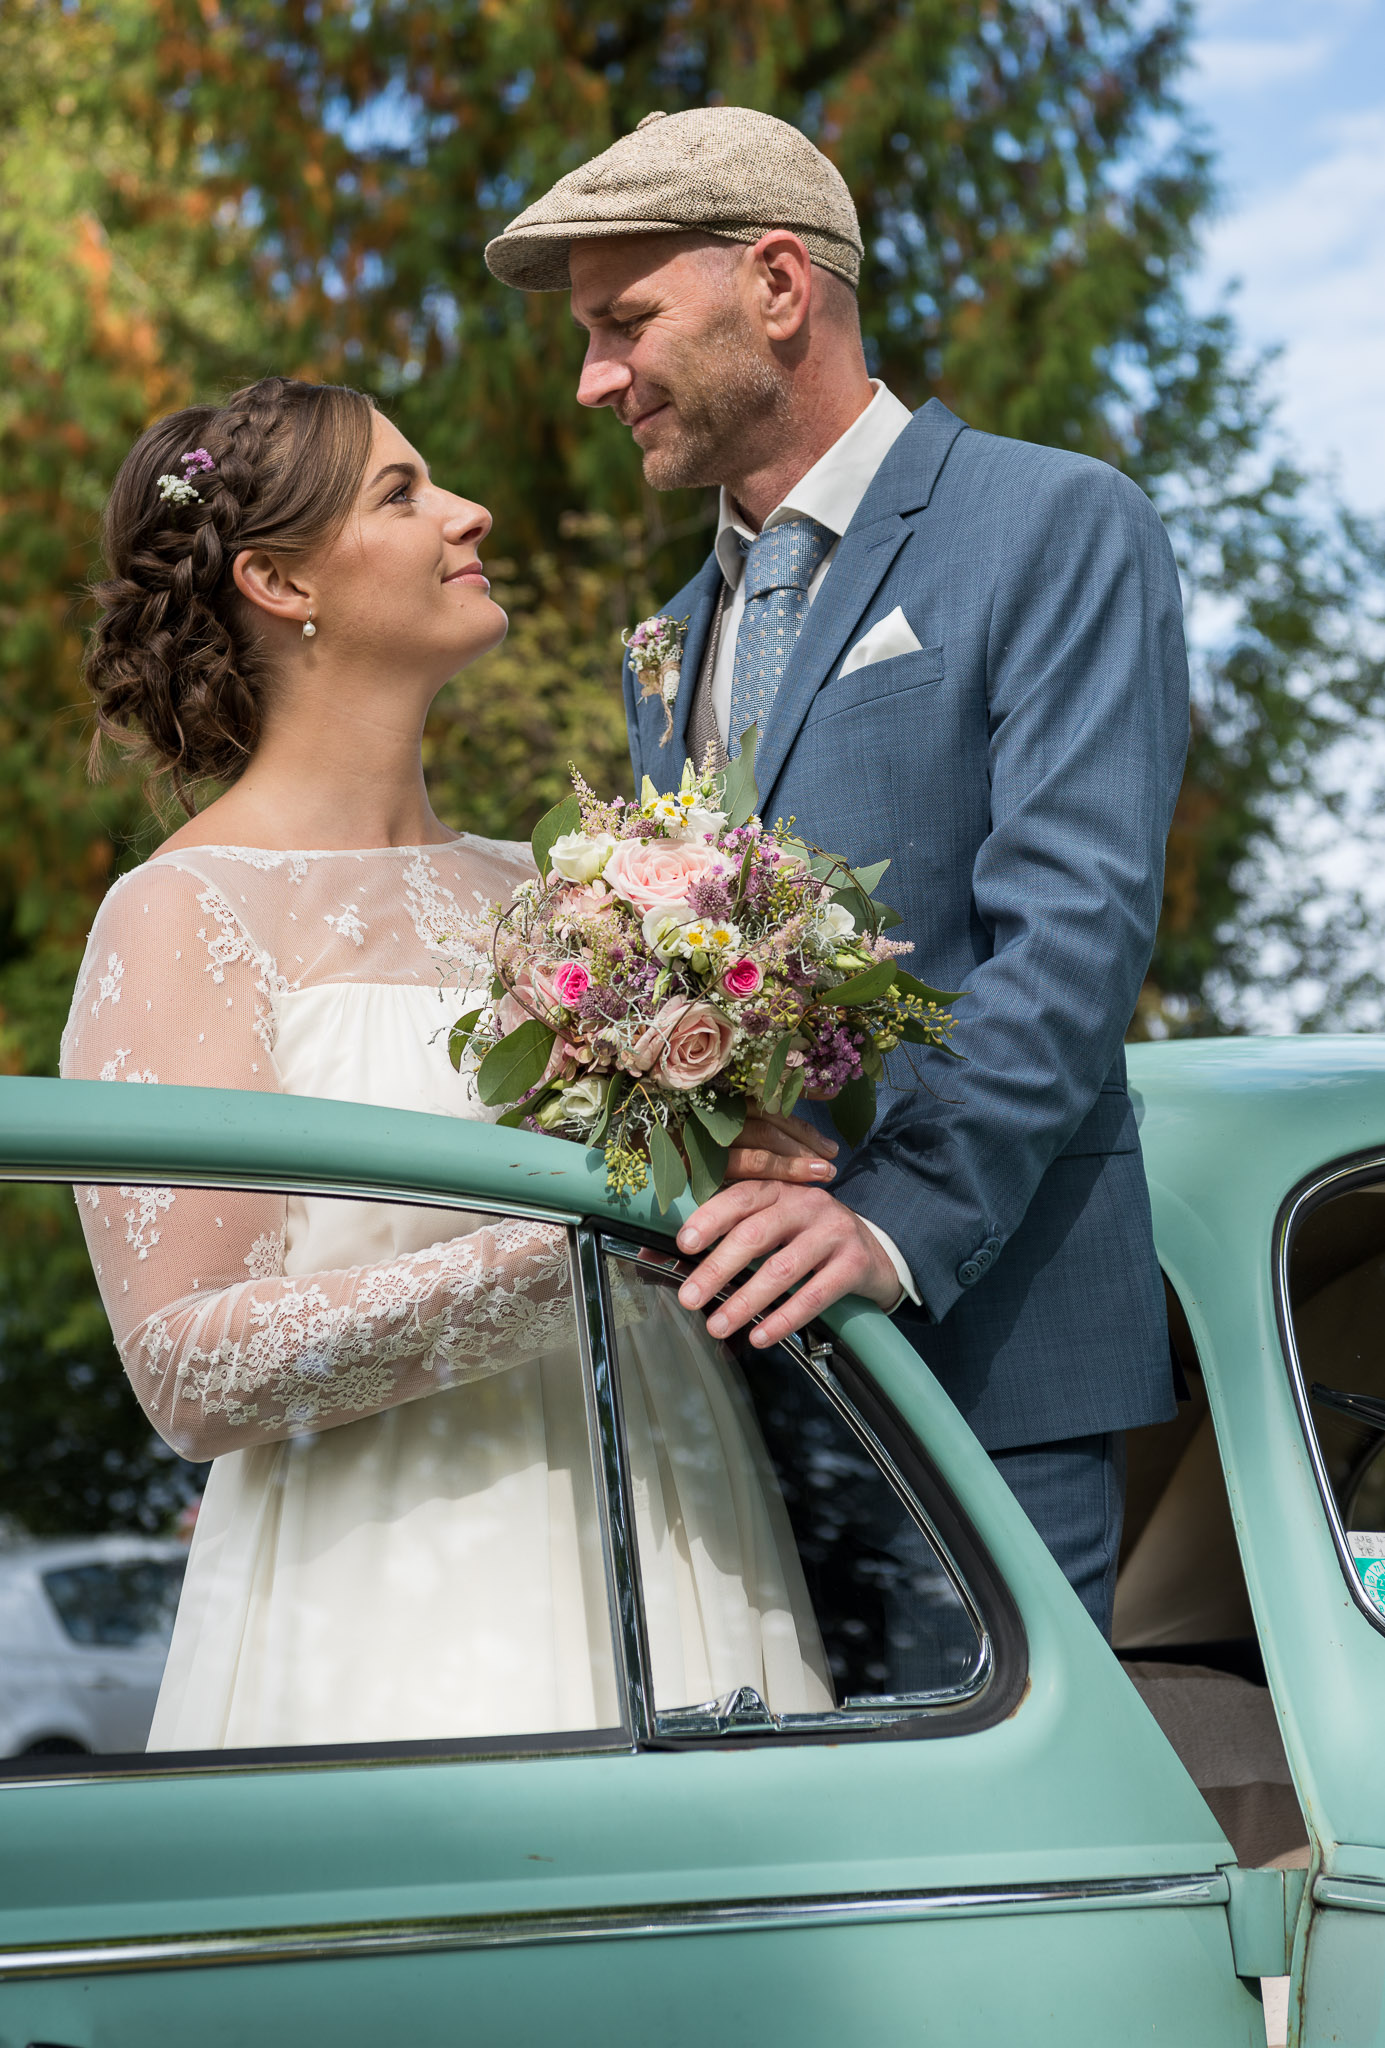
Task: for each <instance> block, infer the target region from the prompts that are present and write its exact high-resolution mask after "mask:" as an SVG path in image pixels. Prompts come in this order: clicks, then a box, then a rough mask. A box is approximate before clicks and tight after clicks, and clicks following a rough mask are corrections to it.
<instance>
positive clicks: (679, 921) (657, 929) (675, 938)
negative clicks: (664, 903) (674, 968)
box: [640, 905, 691, 966]
mask: <svg viewBox="0 0 1385 2048" xmlns="http://www.w3.org/2000/svg"><path fill="white" fill-rule="evenodd" d="M690 922H691V919H690V917H688V916H686V915H685V916H682V917H680V916H679V915H678V913H677V912H676V911H673V910H664V909H662V908H660V907H659V906H657V905H656V906H655V908H654V909H653V910H647V911H646V912H645V914H644V919H643V922H642V923H641V925H640V931H641V933H642V935H643V938H644V942H645V944H646V946H648V948H649V950H650V952H651V953H652V954H653V955H654V958H655V959H656V960H662V961H663V962H664V964H665V966H667V964H668V962H669V961H670V960H677V959H679V958H681V957H682V955H684V954H685V953H686V952H687V951H688V943H687V939H686V937H685V933H686V931H687V928H688V925H689V923H690Z"/></svg>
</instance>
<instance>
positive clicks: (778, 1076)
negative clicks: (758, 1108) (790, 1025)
mask: <svg viewBox="0 0 1385 2048" xmlns="http://www.w3.org/2000/svg"><path fill="white" fill-rule="evenodd" d="M792 1044H793V1034H792V1033H791V1032H785V1034H784V1036H783V1037H782V1038H781V1039H780V1041H779V1043H778V1044H777V1045H776V1046H775V1048H774V1050H773V1052H772V1053H771V1054H770V1056H769V1061H768V1064H767V1065H766V1067H765V1080H764V1090H763V1094H762V1097H761V1100H762V1101H763V1103H764V1105H765V1108H766V1109H771V1110H772V1109H777V1108H778V1106H779V1090H780V1088H781V1087H782V1086H783V1082H784V1062H785V1060H786V1059H787V1058H788V1056H789V1048H790V1046H791V1045H792Z"/></svg>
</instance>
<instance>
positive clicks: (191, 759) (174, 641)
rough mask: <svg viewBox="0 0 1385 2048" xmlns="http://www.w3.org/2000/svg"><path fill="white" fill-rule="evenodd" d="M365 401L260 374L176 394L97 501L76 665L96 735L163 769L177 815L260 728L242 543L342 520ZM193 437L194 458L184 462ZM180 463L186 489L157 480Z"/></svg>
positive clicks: (240, 760) (231, 767) (274, 546)
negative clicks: (198, 460) (85, 618)
mask: <svg viewBox="0 0 1385 2048" xmlns="http://www.w3.org/2000/svg"><path fill="white" fill-rule="evenodd" d="M373 412H374V407H373V405H372V403H371V401H370V399H368V398H367V397H365V396H364V394H363V393H361V392H359V391H352V390H349V389H348V388H347V387H346V386H345V385H340V384H305V383H301V382H299V381H297V380H296V379H294V378H290V377H262V378H261V379H260V381H259V383H258V384H250V385H247V386H246V388H245V389H244V390H243V391H237V392H235V393H234V394H233V396H232V397H230V398H228V399H227V401H226V403H225V404H224V405H191V406H188V407H186V408H185V409H184V410H183V411H182V412H175V413H170V414H169V416H168V418H167V419H162V420H159V421H158V422H157V424H156V425H154V426H152V427H150V428H149V429H148V431H147V432H146V433H144V434H141V436H140V438H139V440H138V441H137V442H136V443H135V445H134V447H133V448H132V449H131V450H130V453H129V454H128V455H127V456H126V458H125V460H124V462H123V463H122V464H121V466H120V471H119V474H118V475H117V477H116V480H115V483H114V485H113V487H112V490H111V495H110V499H109V501H108V503H107V505H106V516H105V524H104V528H103V548H104V553H105V558H106V566H107V571H108V574H107V576H106V579H105V580H104V581H103V582H101V583H98V584H97V586H96V589H95V593H94V594H95V597H96V601H97V603H98V604H99V605H100V607H101V616H100V618H99V620H98V621H97V625H96V629H95V631H94V633H93V635H92V638H91V641H90V643H89V645H88V648H87V656H86V663H85V668H84V674H85V678H86V683H87V687H88V689H89V690H90V691H91V694H92V696H93V697H94V699H95V700H96V721H97V732H96V736H95V738H94V740H93V742H92V768H93V773H95V772H99V753H100V748H101V742H102V739H103V738H108V739H112V740H114V741H115V742H116V744H117V745H119V746H121V747H124V748H126V749H128V750H130V751H133V752H135V753H136V754H138V755H139V756H141V757H142V758H143V759H144V760H145V761H147V762H148V763H149V764H150V766H151V768H152V769H153V770H154V773H155V776H156V778H157V777H159V776H166V777H167V778H168V781H169V782H170V783H171V785H172V788H173V792H174V794H175V795H176V796H177V798H178V801H179V802H180V803H181V804H182V805H183V807H184V809H185V810H186V811H188V812H189V813H190V814H191V813H192V812H193V811H195V809H196V802H195V788H196V785H197V784H199V783H202V782H208V781H215V782H233V781H234V780H235V778H236V777H237V776H238V775H239V774H240V772H241V770H242V769H243V768H244V767H245V764H246V762H247V761H248V760H249V758H250V755H251V753H252V752H253V750H254V747H255V744H256V741H257V740H258V738H259V735H260V725H261V714H262V708H263V702H264V692H265V687H266V684H267V681H268V673H267V665H266V661H265V655H264V648H263V643H262V640H261V636H260V633H259V631H258V629H257V625H256V620H255V612H254V607H253V606H252V605H250V604H249V603H248V601H247V600H246V599H245V598H243V597H242V596H241V594H240V592H239V591H238V590H237V588H236V585H235V581H234V579H233V577H232V574H231V570H232V565H233V564H234V562H235V559H236V556H237V555H238V554H239V553H240V552H241V550H242V549H244V548H265V549H269V550H270V551H272V552H273V553H274V554H276V555H278V556H281V557H288V558H292V557H294V556H303V555H307V554H310V553H311V552H313V551H314V550H315V549H317V548H319V547H322V546H324V545H325V544H327V543H328V542H330V541H331V540H332V539H334V538H335V536H336V534H337V533H338V532H339V531H340V529H341V527H342V526H343V525H344V524H345V522H346V519H347V516H348V514H349V513H350V511H351V507H352V505H353V504H354V502H355V499H356V493H357V491H358V489H359V488H360V483H361V478H362V476H363V475H364V472H365V466H366V461H367V458H368V456H369V453H370V443H371V426H372V415H373ZM192 450H203V451H205V453H206V455H207V456H208V457H209V458H210V463H211V467H210V470H208V469H206V468H205V466H199V467H198V468H197V469H196V471H195V472H188V471H187V470H186V468H185V466H180V465H183V457H184V456H185V455H186V454H187V453H188V452H189V451H192ZM185 474H190V480H191V483H192V485H193V487H194V489H195V492H196V495H195V497H193V496H188V495H186V494H183V495H173V496H167V495H165V494H164V492H163V491H162V490H161V488H160V481H159V480H160V478H161V477H170V476H172V477H178V478H181V477H183V476H184V475H185Z"/></svg>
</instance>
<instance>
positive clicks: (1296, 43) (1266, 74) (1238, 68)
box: [1194, 36, 1333, 93]
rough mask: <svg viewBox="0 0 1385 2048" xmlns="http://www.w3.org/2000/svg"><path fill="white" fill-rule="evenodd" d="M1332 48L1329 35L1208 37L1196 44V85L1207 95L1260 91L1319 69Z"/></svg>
mask: <svg viewBox="0 0 1385 2048" xmlns="http://www.w3.org/2000/svg"><path fill="white" fill-rule="evenodd" d="M1332 48H1333V45H1332V43H1331V41H1330V40H1329V38H1328V37H1326V36H1299V37H1297V38H1296V39H1294V40H1283V39H1277V38H1271V37H1269V36H1208V37H1205V38H1203V39H1202V40H1200V41H1199V42H1197V43H1196V44H1195V45H1194V55H1195V58H1196V63H1197V70H1198V73H1199V74H1200V75H1199V77H1198V79H1197V84H1198V86H1200V87H1201V89H1202V90H1203V91H1204V92H1208V93H1226V92H1230V93H1248V92H1261V91H1263V90H1264V88H1265V87H1266V86H1267V85H1278V84H1280V83H1281V82H1282V81H1283V80H1285V79H1292V78H1302V77H1305V76H1306V75H1307V74H1308V73H1309V72H1311V71H1316V70H1318V69H1319V68H1320V66H1321V65H1322V64H1323V63H1324V62H1325V60H1326V59H1327V58H1328V57H1329V56H1330V55H1331V53H1332Z"/></svg>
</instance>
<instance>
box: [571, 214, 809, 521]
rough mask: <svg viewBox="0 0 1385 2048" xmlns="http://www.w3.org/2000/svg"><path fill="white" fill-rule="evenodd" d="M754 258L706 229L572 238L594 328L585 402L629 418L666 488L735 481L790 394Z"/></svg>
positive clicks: (575, 271)
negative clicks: (755, 304)
mask: <svg viewBox="0 0 1385 2048" xmlns="http://www.w3.org/2000/svg"><path fill="white" fill-rule="evenodd" d="M744 259H745V251H744V250H743V249H742V248H741V247H740V246H739V245H735V244H732V245H728V244H727V243H725V242H717V241H714V240H712V238H711V237H710V236H706V235H640V236H631V237H630V238H628V239H620V238H613V239H611V240H609V241H601V240H594V241H589V242H582V241H579V242H575V243H574V244H573V245H572V248H571V253H570V257H569V264H570V269H571V273H572V314H573V318H574V319H575V320H576V322H577V323H578V325H579V326H580V327H583V328H585V329H586V331H587V336H588V340H587V354H586V360H585V362H584V363H583V365H582V376H581V381H580V382H579V384H578V387H577V396H578V399H579V401H580V402H581V404H583V405H590V406H609V407H610V408H611V410H612V412H614V414H615V415H616V418H617V419H618V420H620V421H621V422H622V424H623V425H625V426H627V427H629V429H630V431H631V433H632V434H633V436H634V438H635V441H636V443H637V444H638V446H639V448H640V451H641V453H642V455H643V457H644V473H645V477H646V479H647V481H648V482H649V483H650V484H651V485H652V486H653V487H654V489H655V490H657V491H671V490H677V489H680V488H682V487H684V486H686V485H690V484H703V485H705V484H723V483H729V482H731V481H732V480H733V479H734V478H736V477H737V476H739V475H741V474H742V473H743V472H744V469H745V466H746V456H747V452H748V442H749V441H758V440H760V439H761V438H762V437H763V436H764V435H765V433H766V432H767V431H772V429H773V424H774V422H775V421H776V419H777V418H778V415H779V412H780V410H781V407H782V406H783V404H784V402H785V399H786V395H787V393H786V384H785V379H784V375H783V372H782V370H781V369H780V366H779V365H778V363H777V362H776V361H775V358H774V354H773V352H772V350H771V348H770V346H769V344H768V342H767V340H766V338H765V335H764V333H763V331H762V330H761V329H760V328H759V327H758V326H757V323H756V321H755V318H754V314H753V309H752V305H751V304H750V303H749V302H748V296H747V292H746V289H745V282H746V280H745V268H746V266H745V261H744Z"/></svg>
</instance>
